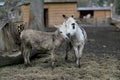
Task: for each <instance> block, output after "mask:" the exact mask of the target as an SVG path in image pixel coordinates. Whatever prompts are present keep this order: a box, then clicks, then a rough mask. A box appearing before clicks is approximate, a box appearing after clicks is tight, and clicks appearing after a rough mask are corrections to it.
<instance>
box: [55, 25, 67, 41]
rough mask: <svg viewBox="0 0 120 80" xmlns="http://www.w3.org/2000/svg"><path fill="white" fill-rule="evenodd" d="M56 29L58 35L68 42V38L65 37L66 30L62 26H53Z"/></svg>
mask: <svg viewBox="0 0 120 80" xmlns="http://www.w3.org/2000/svg"><path fill="white" fill-rule="evenodd" d="M54 26H55V27H56V28H57V29H58V33H59V34H60V35H61V36H62V37H63V38H64V39H65V40H69V38H68V36H67V35H66V28H65V26H63V25H54Z"/></svg>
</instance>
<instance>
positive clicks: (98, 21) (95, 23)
mask: <svg viewBox="0 0 120 80" xmlns="http://www.w3.org/2000/svg"><path fill="white" fill-rule="evenodd" d="M79 21H80V24H82V25H86V26H85V27H109V26H110V25H109V23H108V20H107V18H89V19H83V18H81V19H79Z"/></svg>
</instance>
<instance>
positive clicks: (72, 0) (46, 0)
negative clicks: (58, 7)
mask: <svg viewBox="0 0 120 80" xmlns="http://www.w3.org/2000/svg"><path fill="white" fill-rule="evenodd" d="M44 2H45V3H48V2H77V0H44Z"/></svg>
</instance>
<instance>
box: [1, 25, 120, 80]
mask: <svg viewBox="0 0 120 80" xmlns="http://www.w3.org/2000/svg"><path fill="white" fill-rule="evenodd" d="M85 30H86V31H87V34H88V42H87V43H86V45H85V49H84V51H83V56H82V59H81V68H77V67H76V65H75V62H74V55H73V50H71V51H70V52H69V60H68V61H67V62H66V61H65V60H64V56H65V54H64V53H65V50H64V46H62V47H61V48H60V49H59V52H57V53H56V59H57V66H56V67H55V69H53V70H52V69H51V67H50V57H49V55H45V54H44V55H45V56H44V57H40V56H38V57H37V58H35V59H33V60H32V67H28V68H25V67H24V65H23V64H18V65H12V66H7V67H2V68H0V80H120V32H116V31H115V28H113V27H89V28H85Z"/></svg>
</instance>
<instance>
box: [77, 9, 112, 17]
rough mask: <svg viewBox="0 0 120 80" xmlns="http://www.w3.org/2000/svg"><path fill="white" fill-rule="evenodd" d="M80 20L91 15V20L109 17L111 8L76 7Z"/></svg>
mask: <svg viewBox="0 0 120 80" xmlns="http://www.w3.org/2000/svg"><path fill="white" fill-rule="evenodd" d="M77 10H78V11H79V16H80V18H83V16H86V15H87V14H91V17H92V18H107V17H111V14H112V8H111V7H78V8H77Z"/></svg>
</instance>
